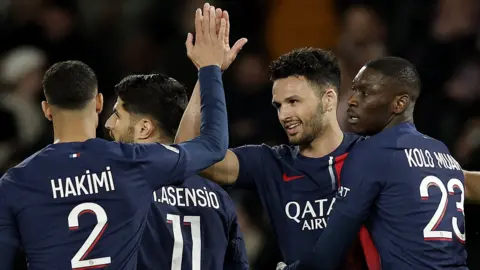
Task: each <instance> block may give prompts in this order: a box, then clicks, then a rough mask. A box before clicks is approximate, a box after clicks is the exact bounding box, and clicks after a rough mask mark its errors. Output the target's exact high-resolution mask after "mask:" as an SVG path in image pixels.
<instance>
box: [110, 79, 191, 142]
mask: <svg viewBox="0 0 480 270" xmlns="http://www.w3.org/2000/svg"><path fill="white" fill-rule="evenodd" d="M115 92H116V93H117V95H118V97H119V98H120V99H121V100H122V101H123V107H124V108H125V110H126V111H127V112H129V113H134V114H140V115H148V116H150V117H152V118H153V119H154V120H155V121H156V122H157V124H158V125H159V127H160V128H161V129H162V131H163V132H164V133H165V135H167V136H169V137H170V138H174V137H175V134H176V133H177V129H178V125H179V124H180V120H181V119H182V115H183V112H184V111H185V108H186V107H187V103H188V99H187V93H186V91H185V87H184V86H183V85H182V84H181V83H179V82H178V81H176V80H175V79H173V78H171V77H168V76H165V75H163V74H151V75H130V76H127V77H126V78H124V79H123V80H122V81H121V82H120V83H118V84H117V85H115Z"/></svg>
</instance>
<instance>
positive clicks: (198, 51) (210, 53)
mask: <svg viewBox="0 0 480 270" xmlns="http://www.w3.org/2000/svg"><path fill="white" fill-rule="evenodd" d="M226 24H227V23H226V20H225V18H221V19H220V29H219V31H218V34H217V26H216V13H215V7H213V6H210V5H209V4H208V3H206V4H205V5H204V7H203V14H202V11H201V10H200V9H197V10H196V12H195V45H194V44H193V35H192V34H191V33H188V36H187V41H186V42H185V46H186V47H187V55H188V57H189V58H190V60H192V62H193V63H194V64H195V66H197V67H198V68H202V67H206V66H211V65H216V66H218V67H221V66H222V63H223V60H224V58H225V51H224V43H225V32H226Z"/></svg>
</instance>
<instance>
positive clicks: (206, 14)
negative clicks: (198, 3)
mask: <svg viewBox="0 0 480 270" xmlns="http://www.w3.org/2000/svg"><path fill="white" fill-rule="evenodd" d="M209 28H210V4H209V3H205V5H203V16H202V31H203V38H204V41H207V39H210V34H209V33H210V29H209Z"/></svg>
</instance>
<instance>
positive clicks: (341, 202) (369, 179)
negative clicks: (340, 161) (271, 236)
mask: <svg viewBox="0 0 480 270" xmlns="http://www.w3.org/2000/svg"><path fill="white" fill-rule="evenodd" d="M355 150H357V149H355ZM355 150H354V151H355ZM375 152H376V151H375V150H374V149H365V148H363V150H362V151H355V152H354V153H351V154H350V156H348V157H347V159H346V160H345V164H344V167H343V168H342V172H341V177H340V182H341V186H340V188H339V190H338V192H337V198H336V201H335V205H334V207H333V210H332V214H331V215H330V217H329V218H328V225H327V228H326V229H325V230H324V231H323V233H322V236H321V237H320V238H319V240H318V241H317V243H316V245H315V248H314V250H313V254H309V255H308V256H305V257H304V258H303V259H302V260H301V261H300V262H299V263H298V265H297V267H293V268H288V269H336V268H337V267H338V266H339V265H340V263H341V262H342V260H343V259H344V258H345V256H346V254H347V251H348V249H349V248H350V246H351V245H352V243H353V241H354V239H355V238H356V236H357V235H358V233H359V231H360V228H361V226H362V225H363V224H364V222H365V221H366V220H367V218H368V215H369V213H370V209H371V207H372V205H373V204H374V203H375V199H376V198H377V196H378V194H379V193H380V191H381V189H382V186H383V181H382V179H383V177H382V176H381V175H380V174H379V172H381V171H382V170H384V167H385V163H383V161H385V160H389V157H386V156H381V155H375V154H374V153H375ZM374 157H375V158H374ZM380 161H382V162H380ZM326 247H327V248H326Z"/></svg>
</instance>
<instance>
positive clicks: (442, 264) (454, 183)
mask: <svg viewBox="0 0 480 270" xmlns="http://www.w3.org/2000/svg"><path fill="white" fill-rule="evenodd" d="M463 203H464V176H463V172H462V169H461V167H460V165H459V164H458V163H457V162H456V161H455V159H454V158H453V157H452V156H451V155H450V153H449V151H448V149H447V147H446V146H445V145H444V144H443V143H442V142H440V141H438V140H435V139H432V138H430V137H427V136H425V135H423V134H421V133H420V132H418V131H417V130H416V129H415V126H414V125H413V124H411V123H404V124H400V125H398V126H396V127H392V128H389V129H386V130H384V131H383V132H381V133H379V134H377V135H375V136H373V137H371V138H370V139H368V140H366V141H365V142H363V143H361V144H359V145H358V146H357V147H356V148H355V149H354V150H353V151H352V152H351V153H350V155H349V157H348V158H347V159H346V161H345V165H344V172H343V174H342V187H340V189H339V192H338V199H337V203H336V205H335V209H334V211H333V213H332V215H331V216H330V219H329V221H328V222H329V223H328V225H329V226H328V228H327V230H325V232H324V233H323V235H322V237H321V238H320V239H319V242H318V243H317V246H316V249H315V255H312V254H310V257H311V256H315V260H313V261H312V260H311V265H310V267H312V266H314V264H315V263H316V264H317V265H316V266H315V267H314V269H332V268H333V267H334V266H335V265H336V264H338V263H339V262H340V261H341V260H342V259H343V258H342V257H343V254H344V253H345V248H346V247H347V246H348V243H349V242H350V241H351V240H352V238H353V237H354V236H355V234H356V233H357V232H358V230H359V228H360V225H361V224H364V223H365V224H366V227H367V228H368V230H369V231H370V233H371V234H372V237H373V240H374V243H375V245H376V247H377V248H378V251H379V253H380V258H381V264H382V269H386V270H389V269H399V270H400V269H401V270H408V269H467V267H466V252H465V246H464V242H465V230H464V214H463ZM326 246H328V248H325V247H326ZM306 260H308V258H306ZM302 264H303V263H302ZM307 268H308V267H307ZM297 269H300V267H297ZM308 269H312V268H308Z"/></svg>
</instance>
